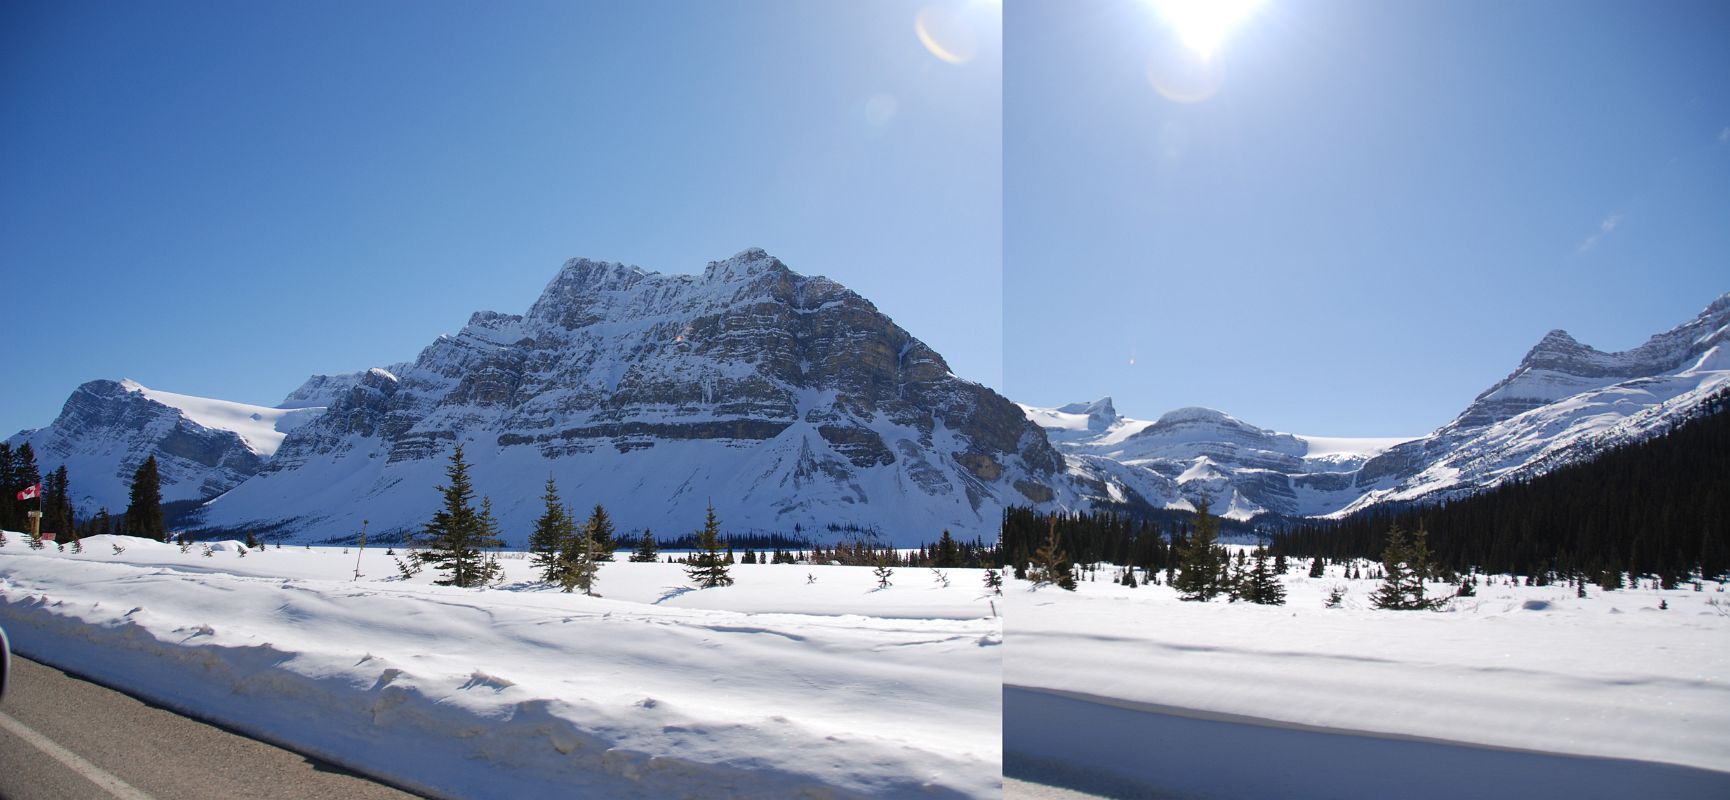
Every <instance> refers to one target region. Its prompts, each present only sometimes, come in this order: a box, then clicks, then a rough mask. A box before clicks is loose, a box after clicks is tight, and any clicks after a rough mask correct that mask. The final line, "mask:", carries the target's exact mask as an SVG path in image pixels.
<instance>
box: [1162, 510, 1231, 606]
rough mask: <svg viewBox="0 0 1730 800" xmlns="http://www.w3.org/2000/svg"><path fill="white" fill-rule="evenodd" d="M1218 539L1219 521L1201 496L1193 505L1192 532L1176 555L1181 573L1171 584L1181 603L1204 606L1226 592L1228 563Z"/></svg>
mask: <svg viewBox="0 0 1730 800" xmlns="http://www.w3.org/2000/svg"><path fill="white" fill-rule="evenodd" d="M1218 539H1219V519H1218V518H1217V517H1215V516H1213V515H1212V514H1211V513H1209V505H1208V498H1207V497H1206V496H1205V495H1204V496H1202V497H1201V499H1200V500H1198V501H1197V502H1196V505H1195V532H1194V533H1192V534H1190V536H1189V538H1188V539H1187V540H1185V541H1184V543H1183V549H1182V551H1181V552H1179V554H1178V561H1179V563H1180V571H1179V572H1178V574H1177V575H1176V576H1175V577H1174V578H1172V579H1171V580H1170V583H1171V585H1172V588H1175V589H1177V591H1178V593H1179V598H1180V599H1183V600H1197V601H1201V602H1206V601H1208V600H1212V599H1213V598H1215V597H1218V596H1219V595H1220V593H1221V592H1223V591H1225V588H1226V580H1227V575H1226V563H1227V559H1226V556H1225V548H1223V547H1220V546H1219V545H1218V544H1216V542H1217V541H1218Z"/></svg>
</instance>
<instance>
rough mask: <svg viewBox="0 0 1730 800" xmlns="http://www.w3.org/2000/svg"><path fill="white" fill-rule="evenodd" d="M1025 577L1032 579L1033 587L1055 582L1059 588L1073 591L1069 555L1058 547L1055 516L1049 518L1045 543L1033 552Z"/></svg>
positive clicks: (1073, 576) (1073, 584) (1073, 585)
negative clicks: (1048, 529)
mask: <svg viewBox="0 0 1730 800" xmlns="http://www.w3.org/2000/svg"><path fill="white" fill-rule="evenodd" d="M1027 579H1028V580H1030V581H1033V585H1034V587H1035V588H1037V587H1040V586H1044V585H1046V584H1050V583H1055V584H1057V587H1058V588H1059V589H1066V590H1068V591H1071V592H1073V591H1075V572H1074V569H1073V566H1072V565H1071V563H1070V561H1069V556H1068V555H1067V554H1065V553H1064V552H1063V550H1062V549H1060V548H1059V547H1058V542H1057V519H1056V517H1053V518H1052V520H1051V526H1050V531H1049V533H1047V535H1046V539H1045V544H1044V545H1042V546H1040V548H1039V549H1038V550H1035V551H1034V552H1033V563H1032V564H1030V565H1029V566H1028V569H1027Z"/></svg>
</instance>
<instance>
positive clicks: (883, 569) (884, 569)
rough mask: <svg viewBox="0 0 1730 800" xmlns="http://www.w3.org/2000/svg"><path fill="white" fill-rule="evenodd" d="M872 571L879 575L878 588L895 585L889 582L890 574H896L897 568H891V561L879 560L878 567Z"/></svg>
mask: <svg viewBox="0 0 1730 800" xmlns="http://www.w3.org/2000/svg"><path fill="white" fill-rule="evenodd" d="M871 573H872V574H873V575H876V576H877V588H879V589H887V588H889V587H891V586H894V585H895V584H892V583H890V582H889V576H890V575H894V574H895V570H892V569H890V568H889V562H887V561H879V562H877V567H876V568H875V569H873V570H871Z"/></svg>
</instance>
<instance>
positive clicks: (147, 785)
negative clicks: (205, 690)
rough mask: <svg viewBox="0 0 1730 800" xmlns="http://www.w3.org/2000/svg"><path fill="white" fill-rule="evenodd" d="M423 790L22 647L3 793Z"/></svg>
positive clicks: (394, 793) (8, 702) (366, 795)
mask: <svg viewBox="0 0 1730 800" xmlns="http://www.w3.org/2000/svg"><path fill="white" fill-rule="evenodd" d="M111 797H112V798H121V799H122V800H144V798H162V799H163V800H167V799H168V798H175V800H180V798H186V800H196V799H197V798H221V799H222V800H231V799H233V798H260V799H261V800H263V799H265V798H270V799H272V800H275V799H280V800H294V799H298V798H304V799H305V800H313V799H314V798H318V799H319V800H327V799H328V798H335V797H340V798H345V800H346V799H347V798H355V800H374V799H375V798H376V799H377V800H386V799H390V800H395V799H397V798H413V797H415V795H412V794H405V793H403V792H401V791H398V790H396V789H393V788H391V787H388V786H384V785H382V784H379V783H376V782H373V781H371V780H369V779H367V778H364V777H360V776H357V775H355V774H354V773H351V772H348V771H346V770H344V769H342V768H341V767H337V766H334V765H331V764H327V763H324V762H321V761H318V760H316V759H312V758H309V757H307V756H303V755H300V754H298V753H294V752H291V751H288V750H284V749H282V748H280V747H277V746H275V745H270V744H265V743H264V742H260V741H258V740H256V739H249V738H247V737H245V736H240V735H237V734H234V733H230V732H228V731H225V730H222V729H221V728H216V727H212V726H210V725H207V724H205V723H203V722H199V721H197V720H193V719H189V718H187V717H183V716H180V715H179V714H176V713H174V712H172V711H169V710H166V709H163V708H158V707H156V706H152V705H150V704H148V703H145V702H142V701H140V700H137V699H135V698H132V697H130V696H128V695H125V694H121V693H120V692H116V691H114V690H112V689H108V688H105V687H102V686H98V685H96V684H94V683H91V682H89V681H86V680H84V679H82V678H78V677H75V676H72V675H68V674H67V673H64V672H61V671H60V670H58V669H55V668H53V667H49V666H44V665H42V664H38V663H36V662H34V661H30V660H28V659H24V658H20V657H18V654H17V653H13V654H12V680H11V682H10V685H9V686H8V688H7V692H6V699H5V700H4V701H3V702H0V800H62V799H63V798H64V800H91V799H92V798H111Z"/></svg>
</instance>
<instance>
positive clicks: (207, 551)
mask: <svg viewBox="0 0 1730 800" xmlns="http://www.w3.org/2000/svg"><path fill="white" fill-rule="evenodd" d="M204 557H205V558H215V557H216V548H214V547H211V546H210V543H209V542H206V543H205V545H204Z"/></svg>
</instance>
